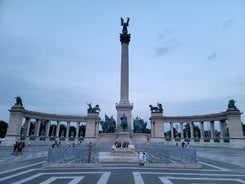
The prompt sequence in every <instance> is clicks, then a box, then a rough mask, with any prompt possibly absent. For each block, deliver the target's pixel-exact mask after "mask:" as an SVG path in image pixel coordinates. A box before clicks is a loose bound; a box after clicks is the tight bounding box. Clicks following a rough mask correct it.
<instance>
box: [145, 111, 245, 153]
mask: <svg viewBox="0 0 245 184" xmlns="http://www.w3.org/2000/svg"><path fill="white" fill-rule="evenodd" d="M241 114H242V113H241V112H240V111H239V110H238V109H228V110H227V111H225V112H220V113H215V114H206V115H194V116H163V113H152V114H151V118H150V120H151V138H152V140H155V141H157V142H158V141H161V140H164V141H171V142H172V143H173V142H175V143H176V142H183V141H185V142H191V143H192V144H193V143H195V144H196V145H209V146H212V145H214V146H225V147H241V148H243V147H244V146H245V139H244V136H243V131H242V122H241ZM161 130H163V131H161Z"/></svg>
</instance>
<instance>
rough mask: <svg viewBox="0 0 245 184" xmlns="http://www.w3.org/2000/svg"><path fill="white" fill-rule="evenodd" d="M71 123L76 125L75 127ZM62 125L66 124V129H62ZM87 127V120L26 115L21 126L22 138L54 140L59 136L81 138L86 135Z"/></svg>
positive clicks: (67, 138)
mask: <svg viewBox="0 0 245 184" xmlns="http://www.w3.org/2000/svg"><path fill="white" fill-rule="evenodd" d="M81 123H82V126H81ZM71 124H72V126H73V127H74V128H73V129H72V127H71ZM60 125H64V126H65V130H64V129H63V130H61V129H60ZM81 128H84V130H81ZM85 128H86V122H70V121H67V122H64V121H54V120H47V119H33V118H29V117H24V122H23V124H22V127H21V138H22V139H28V138H30V139H32V140H33V139H35V138H39V139H40V140H45V139H50V140H53V139H57V138H62V139H64V138H65V139H66V140H69V139H70V138H71V139H73V138H76V140H79V139H83V137H84V136H85ZM64 131H65V132H64Z"/></svg>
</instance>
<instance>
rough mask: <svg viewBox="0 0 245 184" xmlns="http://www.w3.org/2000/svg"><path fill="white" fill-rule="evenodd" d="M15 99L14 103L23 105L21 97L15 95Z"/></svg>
mask: <svg viewBox="0 0 245 184" xmlns="http://www.w3.org/2000/svg"><path fill="white" fill-rule="evenodd" d="M15 99H16V103H15V105H21V106H23V103H22V99H21V97H20V96H17V97H15Z"/></svg>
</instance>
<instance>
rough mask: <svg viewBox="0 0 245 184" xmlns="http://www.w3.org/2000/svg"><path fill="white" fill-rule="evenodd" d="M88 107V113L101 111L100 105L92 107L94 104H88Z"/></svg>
mask: <svg viewBox="0 0 245 184" xmlns="http://www.w3.org/2000/svg"><path fill="white" fill-rule="evenodd" d="M87 105H88V109H87V111H88V113H91V112H92V113H93V112H98V111H100V107H99V105H98V104H97V105H95V107H92V103H87Z"/></svg>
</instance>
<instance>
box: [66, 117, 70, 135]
mask: <svg viewBox="0 0 245 184" xmlns="http://www.w3.org/2000/svg"><path fill="white" fill-rule="evenodd" d="M69 132H70V122H69V121H67V127H66V138H67V139H69Z"/></svg>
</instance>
